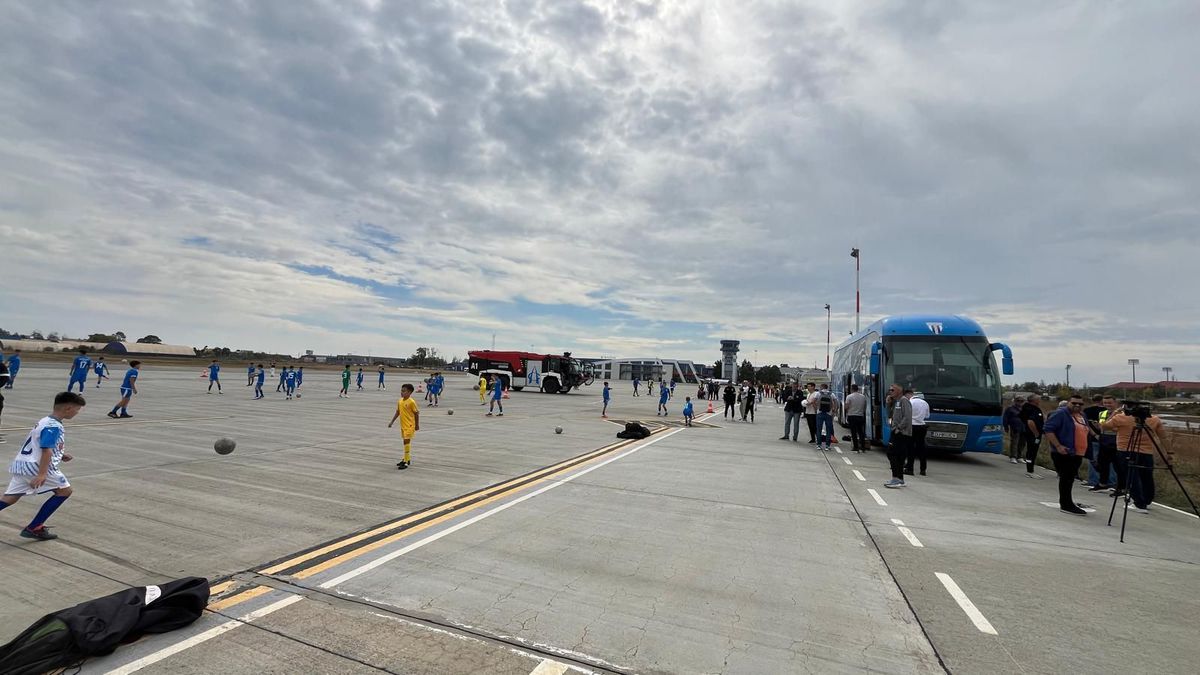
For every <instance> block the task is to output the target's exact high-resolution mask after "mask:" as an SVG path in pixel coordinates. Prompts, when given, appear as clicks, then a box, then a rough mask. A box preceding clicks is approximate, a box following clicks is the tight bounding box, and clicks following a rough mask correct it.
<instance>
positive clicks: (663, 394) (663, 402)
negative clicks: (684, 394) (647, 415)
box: [654, 380, 671, 417]
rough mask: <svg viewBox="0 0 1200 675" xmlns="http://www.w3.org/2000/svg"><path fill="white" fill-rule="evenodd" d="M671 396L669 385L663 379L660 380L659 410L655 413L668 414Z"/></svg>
mask: <svg viewBox="0 0 1200 675" xmlns="http://www.w3.org/2000/svg"><path fill="white" fill-rule="evenodd" d="M670 398H671V390H670V389H667V385H666V384H664V383H663V381H662V380H659V381H658V412H655V413H654V414H655V415H662V416H664V417H665V416H666V415H667V400H668V399H670Z"/></svg>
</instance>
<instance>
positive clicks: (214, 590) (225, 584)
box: [208, 579, 233, 596]
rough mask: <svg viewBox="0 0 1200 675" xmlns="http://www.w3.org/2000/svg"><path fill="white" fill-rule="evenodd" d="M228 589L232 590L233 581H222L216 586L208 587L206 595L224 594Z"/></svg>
mask: <svg viewBox="0 0 1200 675" xmlns="http://www.w3.org/2000/svg"><path fill="white" fill-rule="evenodd" d="M230 588H233V579H230V580H229V581H222V582H221V583H219V584H217V585H216V586H209V587H208V594H209V595H210V596H212V595H220V594H221V593H224V592H225V591H227V590H229V589H230Z"/></svg>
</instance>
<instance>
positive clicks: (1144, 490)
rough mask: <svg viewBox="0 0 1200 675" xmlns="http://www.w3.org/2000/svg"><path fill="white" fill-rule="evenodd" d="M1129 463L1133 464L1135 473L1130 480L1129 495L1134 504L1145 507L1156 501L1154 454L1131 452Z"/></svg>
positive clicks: (1141, 507)
mask: <svg viewBox="0 0 1200 675" xmlns="http://www.w3.org/2000/svg"><path fill="white" fill-rule="evenodd" d="M1129 455H1130V456H1129V459H1128V460H1127V461H1128V463H1129V464H1132V465H1133V467H1134V469H1133V475H1132V476H1131V477H1130V482H1129V496H1130V497H1132V498H1133V505H1134V506H1136V507H1138V508H1139V509H1144V508H1146V507H1147V506H1149V505H1150V502H1152V501H1154V455H1151V454H1150V453H1147V452H1131V453H1129Z"/></svg>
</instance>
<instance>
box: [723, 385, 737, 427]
mask: <svg viewBox="0 0 1200 675" xmlns="http://www.w3.org/2000/svg"><path fill="white" fill-rule="evenodd" d="M723 395H724V400H725V417H729V413H730V412H731V411H732V412H733V418H734V419H735V420H736V419H737V411H736V410H734V407H733V406H735V405H737V388H736V387H734V386H733V382H730V383H729V384H727V385H725V391H724V392H723Z"/></svg>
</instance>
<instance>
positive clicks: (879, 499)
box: [867, 488, 887, 506]
mask: <svg viewBox="0 0 1200 675" xmlns="http://www.w3.org/2000/svg"><path fill="white" fill-rule="evenodd" d="M867 492H870V493H871V496H872V497H874V498H875V503H876V504H878V505H880V506H887V502H885V501H883V497H880V496H879V493H878V492H876V491H875V490H873V489H871V488H867Z"/></svg>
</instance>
